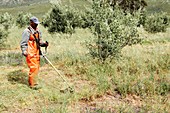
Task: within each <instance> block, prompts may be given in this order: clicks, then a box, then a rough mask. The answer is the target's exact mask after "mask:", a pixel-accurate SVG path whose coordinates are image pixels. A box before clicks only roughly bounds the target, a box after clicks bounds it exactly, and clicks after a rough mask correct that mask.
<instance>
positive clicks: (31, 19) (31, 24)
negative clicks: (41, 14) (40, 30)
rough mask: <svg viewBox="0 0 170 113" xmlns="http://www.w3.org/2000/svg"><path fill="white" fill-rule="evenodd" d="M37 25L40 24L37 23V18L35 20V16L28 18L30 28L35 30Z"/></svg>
mask: <svg viewBox="0 0 170 113" xmlns="http://www.w3.org/2000/svg"><path fill="white" fill-rule="evenodd" d="M39 23H40V22H39V21H38V18H36V17H35V16H33V17H31V18H30V26H31V27H32V28H33V29H36V28H37V26H38V24H39Z"/></svg>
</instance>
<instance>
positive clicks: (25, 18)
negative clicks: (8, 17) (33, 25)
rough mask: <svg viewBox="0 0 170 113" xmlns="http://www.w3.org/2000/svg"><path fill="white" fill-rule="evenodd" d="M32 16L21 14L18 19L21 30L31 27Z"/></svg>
mask: <svg viewBox="0 0 170 113" xmlns="http://www.w3.org/2000/svg"><path fill="white" fill-rule="evenodd" d="M31 16H32V14H30V13H24V12H20V13H19V14H18V16H17V19H16V25H17V26H18V27H19V28H23V27H25V26H26V25H29V23H30V17H31Z"/></svg>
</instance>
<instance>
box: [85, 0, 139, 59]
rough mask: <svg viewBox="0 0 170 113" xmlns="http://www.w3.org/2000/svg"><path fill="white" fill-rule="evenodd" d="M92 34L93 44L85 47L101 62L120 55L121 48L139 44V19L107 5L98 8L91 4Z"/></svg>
mask: <svg viewBox="0 0 170 113" xmlns="http://www.w3.org/2000/svg"><path fill="white" fill-rule="evenodd" d="M92 9H93V11H92V12H93V13H92V18H93V23H94V26H92V33H93V34H94V40H93V41H94V42H91V43H90V44H88V45H87V47H88V48H89V51H90V54H91V55H92V56H93V57H97V58H99V59H101V60H105V59H107V58H111V59H112V58H113V57H117V56H119V55H120V53H121V50H122V48H124V47H125V46H127V45H133V44H137V43H139V42H140V41H141V40H140V39H139V38H138V32H137V25H138V21H139V19H138V18H136V17H135V16H133V15H131V14H130V13H126V14H125V13H124V11H123V10H121V8H119V7H115V9H114V10H113V9H112V7H110V6H109V5H108V4H105V5H103V6H100V3H99V2H98V1H97V0H96V1H94V2H93V6H92Z"/></svg>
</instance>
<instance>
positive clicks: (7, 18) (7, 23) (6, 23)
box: [0, 13, 13, 30]
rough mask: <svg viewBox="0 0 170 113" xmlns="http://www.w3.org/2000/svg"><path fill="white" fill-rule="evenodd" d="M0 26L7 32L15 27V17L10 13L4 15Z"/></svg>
mask: <svg viewBox="0 0 170 113" xmlns="http://www.w3.org/2000/svg"><path fill="white" fill-rule="evenodd" d="M0 24H1V27H3V28H4V29H5V30H8V29H9V28H10V27H11V26H12V25H13V17H12V15H10V14H9V13H4V14H2V15H1V16H0Z"/></svg>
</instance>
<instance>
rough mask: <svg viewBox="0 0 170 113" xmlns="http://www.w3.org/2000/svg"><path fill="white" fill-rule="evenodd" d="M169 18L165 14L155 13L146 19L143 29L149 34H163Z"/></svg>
mask: <svg viewBox="0 0 170 113" xmlns="http://www.w3.org/2000/svg"><path fill="white" fill-rule="evenodd" d="M169 21H170V18H169V16H167V14H166V13H155V14H151V15H149V16H147V17H146V20H145V23H144V28H145V30H146V31H148V32H151V33H156V32H165V31H166V29H167V27H168V26H169Z"/></svg>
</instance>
